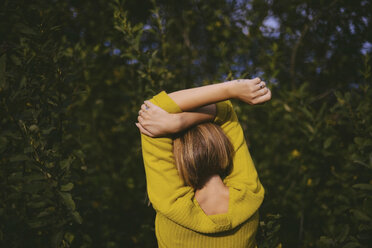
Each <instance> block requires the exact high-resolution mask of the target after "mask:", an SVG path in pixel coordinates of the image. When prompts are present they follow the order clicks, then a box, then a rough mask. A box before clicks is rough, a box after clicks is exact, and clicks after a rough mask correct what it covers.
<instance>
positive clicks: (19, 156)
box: [9, 154, 30, 162]
mask: <svg viewBox="0 0 372 248" xmlns="http://www.w3.org/2000/svg"><path fill="white" fill-rule="evenodd" d="M27 160H30V158H29V157H28V156H26V155H24V154H17V155H15V156H13V157H11V158H10V159H9V161H10V162H21V161H27Z"/></svg>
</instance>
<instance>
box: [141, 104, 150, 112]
mask: <svg viewBox="0 0 372 248" xmlns="http://www.w3.org/2000/svg"><path fill="white" fill-rule="evenodd" d="M148 109H149V107H148V106H146V104H142V105H141V110H142V111H147V110H148Z"/></svg>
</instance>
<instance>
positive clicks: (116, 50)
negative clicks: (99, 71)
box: [112, 48, 121, 55]
mask: <svg viewBox="0 0 372 248" xmlns="http://www.w3.org/2000/svg"><path fill="white" fill-rule="evenodd" d="M120 53H121V50H120V49H119V48H114V50H112V54H114V55H120Z"/></svg>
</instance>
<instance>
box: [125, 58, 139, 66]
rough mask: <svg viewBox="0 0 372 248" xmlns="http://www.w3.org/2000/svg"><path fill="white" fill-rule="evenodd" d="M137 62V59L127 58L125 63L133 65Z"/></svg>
mask: <svg viewBox="0 0 372 248" xmlns="http://www.w3.org/2000/svg"><path fill="white" fill-rule="evenodd" d="M137 63H138V60H137V59H129V60H127V64H128V65H134V64H137Z"/></svg>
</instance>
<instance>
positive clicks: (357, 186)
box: [353, 183, 372, 191]
mask: <svg viewBox="0 0 372 248" xmlns="http://www.w3.org/2000/svg"><path fill="white" fill-rule="evenodd" d="M353 188H355V189H362V190H370V191H372V185H371V184H366V183H360V184H354V185H353Z"/></svg>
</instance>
